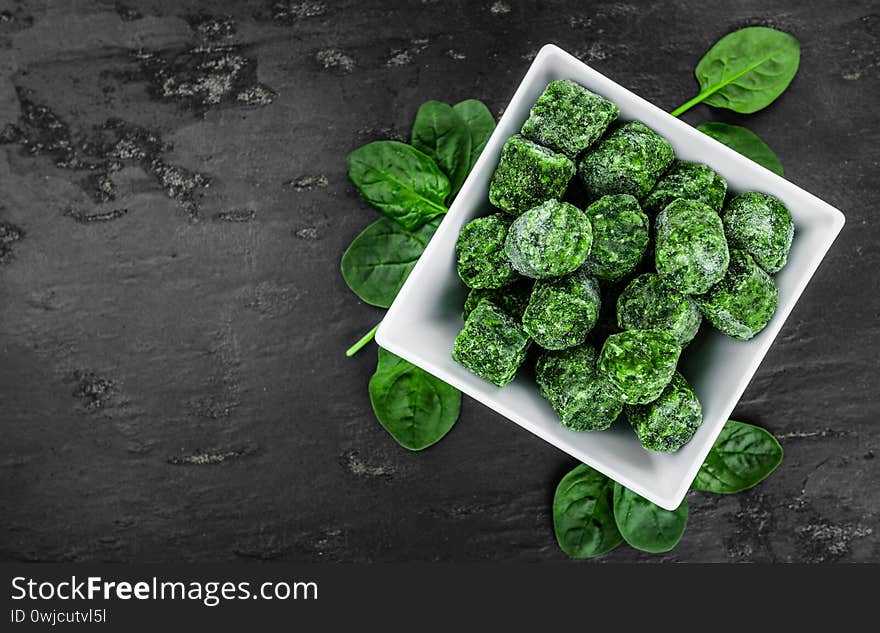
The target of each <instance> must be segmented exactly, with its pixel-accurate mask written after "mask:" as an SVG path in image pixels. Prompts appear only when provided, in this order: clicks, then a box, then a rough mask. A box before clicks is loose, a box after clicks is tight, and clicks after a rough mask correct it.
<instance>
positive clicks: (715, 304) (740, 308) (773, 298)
mask: <svg viewBox="0 0 880 633" xmlns="http://www.w3.org/2000/svg"><path fill="white" fill-rule="evenodd" d="M777 295H778V293H777V290H776V284H774V283H773V278H772V277H770V275H768V274H767V273H766V272H764V270H763V269H762V268H761V267H760V266H758V264H757V263H756V262H755V260H754V258H752V256H751V255H749V254H748V253H747V252H745V251H741V250H738V249H733V250H731V251H730V266H729V267H728V269H727V274H725V275H724V278H723V279H722V280H721V281H719V282H718V283H717V284H715V285H714V286H712V288H711V289H710V290H709V292H707V293H706V294H703V295H699V296H696V297H694V300H695V301H696V302H697V305H698V306H700V310H701V311H702V313H703V316H705V317H706V318H707V319H708V320H709V323H711V324H712V325H713V326H715V328H716V329H718V330H720V331H721V332H723V333H724V334H727V336H732V337H733V338H737V339H740V340H742V341H747V340H748V339H750V338H752V337H753V336H755V335H756V334H757V333H758V332H760V331H761V330H763V329H764V328H765V327H766V326H767V324H768V323H769V322H770V319H771V318H772V317H773V313H774V312H776V302H777V300H778V297H777Z"/></svg>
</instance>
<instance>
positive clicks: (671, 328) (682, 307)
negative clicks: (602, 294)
mask: <svg viewBox="0 0 880 633" xmlns="http://www.w3.org/2000/svg"><path fill="white" fill-rule="evenodd" d="M702 320H703V317H702V315H701V314H700V309H699V308H698V307H697V304H696V302H694V300H693V299H691V298H690V297H688V296H687V295H683V294H681V293H680V292H678V291H677V290H673V289H672V288H670V287H669V286H667V285H665V284H664V283H663V282H662V281H661V280H660V277H659V276H658V275H655V274H654V273H645V274H644V275H639V276H638V277H636V278H635V279H633V280H632V281H631V282H629V284H628V285H627V287H626V288H624V290H623V292H621V293H620V296H619V297H618V298H617V325H618V327H619V328H620V329H622V330H661V331H663V332H668V333H669V334H672V336H674V337H675V338H676V340H677V341H678V342H679V344H680V345H681V346H685V345H687V344H688V343H690V342H691V341H692V340H693V338H694V337H695V336H696V335H697V331H698V330H699V329H700V323H701V322H702Z"/></svg>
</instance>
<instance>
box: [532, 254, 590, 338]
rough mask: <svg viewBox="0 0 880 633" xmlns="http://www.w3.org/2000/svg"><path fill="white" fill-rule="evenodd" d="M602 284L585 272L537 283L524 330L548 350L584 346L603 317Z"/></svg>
mask: <svg viewBox="0 0 880 633" xmlns="http://www.w3.org/2000/svg"><path fill="white" fill-rule="evenodd" d="M599 305H600V295H599V284H598V282H596V280H595V279H593V278H592V277H590V276H589V275H588V274H587V273H586V272H585V271H584V270H583V269H581V270H579V271H577V272H575V273H572V274H571V275H568V276H566V277H559V278H557V279H543V280H539V281H536V282H535V287H534V289H533V290H532V297H531V299H529V305H528V307H526V311H525V313H524V314H523V319H522V323H523V328H524V329H525V331H526V332H528V334H529V336H531V337H532V338H533V339H534V340H535V342H536V343H537V344H538V345H540V346H541V347H543V348H545V349H565V348H566V347H572V346H574V345H580V344H581V343H583V342H584V341H586V340H587V336H588V335H589V333H590V330H592V329H593V326H594V325H596V319H597V318H598V317H599Z"/></svg>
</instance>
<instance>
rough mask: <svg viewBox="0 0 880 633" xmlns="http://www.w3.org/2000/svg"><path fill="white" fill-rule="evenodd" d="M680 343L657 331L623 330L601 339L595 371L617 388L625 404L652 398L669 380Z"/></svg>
mask: <svg viewBox="0 0 880 633" xmlns="http://www.w3.org/2000/svg"><path fill="white" fill-rule="evenodd" d="M680 354H681V346H680V345H679V344H678V341H677V340H676V339H675V337H674V336H672V335H671V334H667V333H666V332H659V331H657V330H627V331H625V332H619V333H617V334H612V335H611V336H609V337H608V338H607V339H606V340H605V344H604V345H603V346H602V352H601V354H599V373H600V374H601V375H602V376H604V377H605V378H606V379H607V380H608V382H609V383H611V384H612V385H613V386H614V387H616V388H617V391H618V393H619V395H620V399H621V400H623V401H624V402H626V403H628V404H647V403H648V402H651V401H652V400H656V399H657V398H659V397H660V394H661V393H663V390H664V389H665V388H666V385H668V384H669V381H670V380H672V375H673V374H674V373H675V366H676V364H677V363H678V357H679V355H680Z"/></svg>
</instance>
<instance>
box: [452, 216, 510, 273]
mask: <svg viewBox="0 0 880 633" xmlns="http://www.w3.org/2000/svg"><path fill="white" fill-rule="evenodd" d="M509 226H510V220H508V218H506V217H504V216H503V215H502V214H501V213H496V214H495V215H489V216H486V217H484V218H477V219H476V220H471V221H470V222H468V223H467V224H465V225H464V226H463V227H462V229H461V233H459V235H458V241H457V242H456V243H455V254H456V256H457V257H458V276H459V277H461V280H462V281H463V282H464V283H465V285H467V286H470V287H471V288H500V287H501V286H504V285H507V284H509V283H510V282H512V281H513V280H514V279H516V278H517V274H516V272H515V271H514V270H513V268H512V267H511V265H510V262H509V261H507V255H505V254H504V239H505V238H506V237H507V229H508V227H509Z"/></svg>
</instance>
